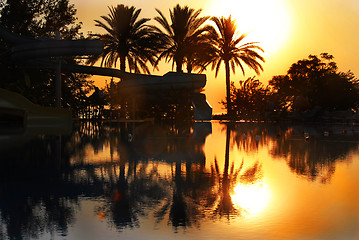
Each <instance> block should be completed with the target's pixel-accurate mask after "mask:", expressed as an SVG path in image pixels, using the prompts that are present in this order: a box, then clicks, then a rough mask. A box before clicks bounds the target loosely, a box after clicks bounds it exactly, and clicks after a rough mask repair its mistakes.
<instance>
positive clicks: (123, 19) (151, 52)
mask: <svg viewBox="0 0 359 240" xmlns="http://www.w3.org/2000/svg"><path fill="white" fill-rule="evenodd" d="M109 11H110V13H109V14H108V15H107V16H101V18H102V20H103V21H100V20H95V22H96V26H98V27H101V28H103V29H104V30H105V31H106V33H105V34H93V37H94V38H95V39H100V40H101V41H103V42H104V45H105V48H104V51H103V53H102V54H100V55H98V56H96V57H94V58H91V59H90V60H89V61H88V63H91V64H94V63H95V62H97V61H98V60H99V59H100V58H101V59H102V61H101V65H104V66H106V67H112V66H115V67H116V63H117V62H118V61H119V62H120V70H122V71H125V70H126V65H127V66H128V70H129V71H130V72H132V71H133V72H136V73H138V72H140V71H143V72H145V73H148V74H149V73H150V70H149V68H148V66H147V65H146V64H147V62H149V63H151V64H152V65H154V64H155V57H156V54H157V51H158V47H159V45H158V43H159V42H158V38H157V35H156V34H155V33H153V31H152V29H151V28H150V27H149V26H147V25H146V22H148V21H149V20H150V19H149V18H140V19H139V15H140V13H141V9H136V8H135V7H133V6H131V7H129V6H125V5H123V4H119V5H117V6H116V7H109ZM126 62H127V64H126Z"/></svg>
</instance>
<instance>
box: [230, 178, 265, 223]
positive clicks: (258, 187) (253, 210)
mask: <svg viewBox="0 0 359 240" xmlns="http://www.w3.org/2000/svg"><path fill="white" fill-rule="evenodd" d="M231 197H232V201H233V203H234V205H235V207H236V208H237V209H243V210H244V215H246V216H248V217H251V216H256V215H258V214H259V213H260V212H262V211H263V210H264V209H265V208H266V206H267V205H268V204H269V202H270V198H271V195H270V191H269V188H268V186H267V185H266V184H265V183H263V182H257V183H255V184H247V185H244V184H241V183H240V184H238V185H237V186H236V187H235V188H234V193H233V194H232V195H231Z"/></svg>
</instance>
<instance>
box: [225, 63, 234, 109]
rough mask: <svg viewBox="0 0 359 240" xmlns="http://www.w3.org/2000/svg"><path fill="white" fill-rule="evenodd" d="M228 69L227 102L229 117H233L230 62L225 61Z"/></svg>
mask: <svg viewBox="0 0 359 240" xmlns="http://www.w3.org/2000/svg"><path fill="white" fill-rule="evenodd" d="M224 64H225V68H226V93H227V96H226V100H227V115H228V116H232V103H231V80H230V74H231V73H230V69H229V61H225V62H224Z"/></svg>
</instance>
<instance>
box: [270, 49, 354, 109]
mask: <svg viewBox="0 0 359 240" xmlns="http://www.w3.org/2000/svg"><path fill="white" fill-rule="evenodd" d="M333 59H334V57H333V56H332V55H330V54H328V53H322V54H321V55H320V58H319V57H318V56H316V55H309V56H308V59H302V60H299V61H298V62H296V63H293V64H292V66H291V67H290V68H289V70H288V73H287V75H284V76H275V77H273V79H272V80H271V81H269V85H270V87H271V89H272V96H273V99H274V98H276V99H277V100H278V102H277V105H281V106H286V107H284V108H286V110H288V111H300V112H306V111H309V110H311V109H314V108H320V109H321V110H327V111H335V110H350V109H353V108H354V109H356V108H358V106H359V81H358V79H356V78H355V76H354V74H353V73H352V72H350V71H349V72H347V73H344V72H339V71H338V67H337V65H336V63H335V62H334V61H333Z"/></svg>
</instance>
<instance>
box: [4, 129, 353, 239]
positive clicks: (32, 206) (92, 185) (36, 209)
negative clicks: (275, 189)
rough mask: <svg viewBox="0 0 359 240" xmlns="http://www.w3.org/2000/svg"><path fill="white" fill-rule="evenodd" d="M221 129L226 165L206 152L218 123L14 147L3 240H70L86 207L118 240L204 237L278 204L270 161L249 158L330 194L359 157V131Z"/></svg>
mask: <svg viewBox="0 0 359 240" xmlns="http://www.w3.org/2000/svg"><path fill="white" fill-rule="evenodd" d="M216 126H219V128H221V129H222V132H221V133H220V135H219V136H222V135H223V141H218V142H217V141H216V139H212V140H211V141H214V142H215V145H216V147H219V148H223V149H224V151H223V155H222V153H221V151H219V150H218V149H217V148H214V149H212V150H211V151H212V153H211V152H210V150H207V151H205V146H206V144H210V143H207V140H208V136H211V135H212V124H211V123H188V122H187V123H181V124H179V123H170V124H165V123H163V124H161V125H156V124H152V123H144V124H136V125H134V124H133V123H129V124H125V123H124V124H120V125H109V124H107V125H106V124H98V123H88V122H87V123H81V124H78V125H77V126H75V127H74V131H73V133H72V134H69V135H63V136H61V137H59V136H56V135H55V136H49V135H41V136H32V137H31V139H29V137H28V136H26V138H27V139H26V144H21V145H18V144H16V143H13V144H8V145H7V147H6V148H2V149H1V155H2V159H1V162H0V176H1V177H0V195H1V199H0V215H1V220H0V226H1V227H0V238H1V239H6V238H7V237H9V238H10V239H28V238H35V239H37V238H44V239H46V238H47V237H46V236H48V234H50V235H54V234H55V235H60V236H61V235H62V236H68V235H69V234H71V233H70V231H69V228H70V227H71V226H72V225H74V224H76V222H77V221H80V220H81V219H77V218H76V216H77V213H78V212H81V204H82V203H83V201H84V199H89V200H91V201H92V202H93V206H94V207H93V211H94V213H93V214H94V216H96V218H97V219H98V221H105V222H109V223H111V225H112V226H115V227H116V229H117V230H119V231H120V232H121V231H124V230H125V229H135V228H141V222H142V221H141V219H144V218H153V219H154V220H153V221H154V222H153V225H154V227H156V226H160V225H162V224H166V225H169V226H171V228H173V231H174V232H178V231H179V230H181V229H188V228H190V227H197V228H200V226H201V224H202V223H203V222H205V221H206V219H207V220H210V221H215V222H221V220H225V222H230V221H232V220H233V219H238V218H245V217H248V216H255V215H259V214H260V213H261V212H262V211H264V209H265V208H268V205H269V203H270V202H271V201H272V198H273V196H271V193H270V190H269V186H268V184H267V183H266V181H265V180H264V178H265V176H266V172H265V171H264V167H263V162H264V160H263V159H260V158H257V159H255V160H253V159H251V160H250V159H249V158H248V157H247V156H248V154H252V153H255V152H259V151H262V150H263V149H266V150H267V151H268V152H270V154H271V156H273V160H274V161H278V160H279V161H286V162H287V164H288V166H289V169H290V170H291V171H292V172H293V173H294V174H296V175H298V176H302V177H304V178H305V179H306V180H309V181H315V180H317V179H318V180H319V182H321V183H324V184H328V183H330V179H331V178H332V176H333V174H334V173H335V169H336V164H337V163H338V162H340V161H344V160H346V159H348V158H347V157H346V156H347V155H350V154H354V153H355V154H358V141H357V139H358V138H357V137H358V136H357V129H356V128H355V127H351V128H350V129H348V128H346V129H342V128H344V126H339V127H338V126H337V127H328V126H319V127H313V126H310V127H308V126H287V125H286V126H280V125H268V124H249V123H238V124H221V125H219V124H217V123H216ZM344 130H346V131H344ZM327 132H328V133H329V134H324V133H327ZM344 133H345V134H344ZM308 136H309V139H308ZM217 137H218V136H217ZM19 138H21V137H19ZM221 139H222V138H221ZM19 142H21V141H19ZM209 156H213V158H212V157H209ZM273 160H272V161H273Z"/></svg>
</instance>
